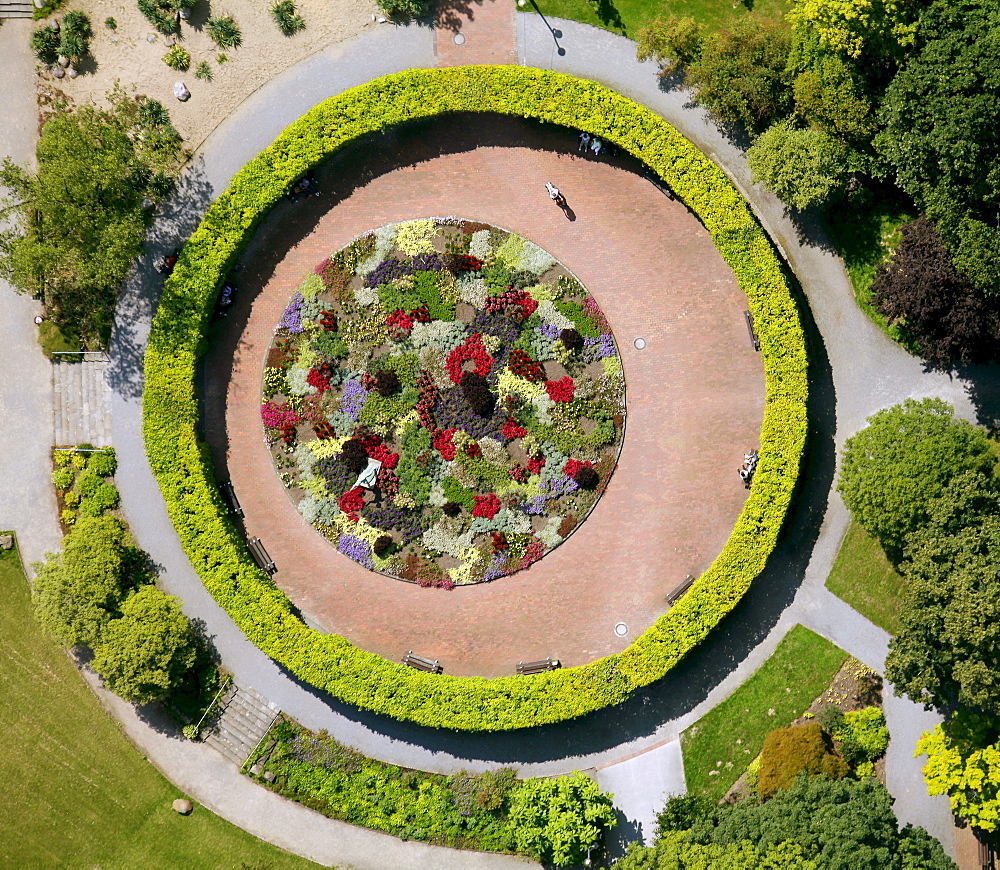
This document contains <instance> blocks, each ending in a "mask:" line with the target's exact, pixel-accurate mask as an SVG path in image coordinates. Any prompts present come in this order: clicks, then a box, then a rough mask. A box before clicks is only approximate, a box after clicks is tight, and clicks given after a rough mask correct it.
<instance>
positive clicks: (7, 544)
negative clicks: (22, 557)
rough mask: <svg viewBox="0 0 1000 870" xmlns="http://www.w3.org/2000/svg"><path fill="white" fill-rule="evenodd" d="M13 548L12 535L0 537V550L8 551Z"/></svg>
mask: <svg viewBox="0 0 1000 870" xmlns="http://www.w3.org/2000/svg"><path fill="white" fill-rule="evenodd" d="M13 546H14V536H13V535H0V550H9V549H10V548H11V547H13Z"/></svg>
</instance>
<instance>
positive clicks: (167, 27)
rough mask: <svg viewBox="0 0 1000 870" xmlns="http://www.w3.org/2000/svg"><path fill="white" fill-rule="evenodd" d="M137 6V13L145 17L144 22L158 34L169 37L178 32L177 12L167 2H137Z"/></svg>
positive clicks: (158, 0) (160, 0) (139, 0)
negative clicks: (158, 32) (150, 25)
mask: <svg viewBox="0 0 1000 870" xmlns="http://www.w3.org/2000/svg"><path fill="white" fill-rule="evenodd" d="M137 5H138V7H139V11H140V12H141V13H142V14H143V15H144V16H146V20H147V21H149V23H150V24H152V25H153V27H155V28H156V29H157V30H159V31H160V33H163V34H165V35H167V36H170V35H172V34H174V33H179V32H180V29H181V27H180V25H179V24H178V23H177V11H176V10H175V9H173V8H172V7H171V6H170V4H169V3H168V2H167V0H138V4H137Z"/></svg>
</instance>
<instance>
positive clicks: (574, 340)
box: [559, 327, 583, 350]
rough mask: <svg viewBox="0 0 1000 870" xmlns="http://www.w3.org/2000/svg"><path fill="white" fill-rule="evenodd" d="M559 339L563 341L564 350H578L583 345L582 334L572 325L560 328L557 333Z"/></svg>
mask: <svg viewBox="0 0 1000 870" xmlns="http://www.w3.org/2000/svg"><path fill="white" fill-rule="evenodd" d="M559 340H560V341H561V342H562V343H563V347H565V348H566V350H580V348H582V347H583V336H582V335H580V333H579V331H578V330H576V329H573V328H572V327H570V328H569V329H564V330H562V332H560V333H559Z"/></svg>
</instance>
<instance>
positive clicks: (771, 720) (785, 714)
mask: <svg viewBox="0 0 1000 870" xmlns="http://www.w3.org/2000/svg"><path fill="white" fill-rule="evenodd" d="M846 660H847V653H845V652H844V651H843V650H842V649H840V647H837V646H834V645H833V644H832V643H830V642H829V641H828V640H826V639H824V638H822V637H820V636H819V635H818V634H815V633H814V632H812V631H809V629H807V628H803V627H802V626H801V625H796V626H795V627H794V628H793V629H792V630H791V631H790V632H788V634H786V635H785V637H784V638H782V640H781V643H779V644H778V648H777V649H776V650H775V651H774V654H773V655H772V656H771V657H770V658H769V659H768V660H767V661H766V662H764V664H763V665H761V666H760V668H758V669H757V670H756V671H755V672H754V673H753V674H752V675H751V676H750V678H749V679H748V680H747V681H746V682H745V683H744V684H743V685H742V686H740V687H739V688H738V689H737V690H736V691H735V692H733V694H732V695H730V696H729V697H728V698H726V700H725V701H723V702H722V703H721V704H719V705H718V706H717V707H714V708H713V709H712V710H710V711H709V712H708V713H706V714H705V715H704V716H702V717H701V719H699V720H698V721H697V722H695V724H694V725H692V726H691V727H690V728H688V729H687V730H686V731H685V732H684V733H683V734H682V735H681V748H682V750H683V753H684V776H685V778H686V779H687V788H688V793H689V794H703V795H707V796H708V797H711V798H716V799H719V798H722V796H723V795H725V793H726V792H727V791H729V788H730V787H731V786H732V784H733V783H734V782H736V780H737V779H739V778H740V776H741V775H742V773H743V771H745V770H746V768H747V765H749V764H750V762H751V761H753V760H754V758H756V757H757V756H758V755H759V754H760V751H761V749H762V748H763V747H764V737H765V736H766V735H767V733H768V732H769V731H773V730H774V729H775V728H784V727H785V726H786V725H788V724H789V723H790V722H791V721H792V720H793V719H796V718H798V717H799V716H801V715H802V714H803V713H804V712H805V711H806V709H807V708H808V707H809V705H810V704H811V703H812V702H813V701H814V700H815V699H816V698H817V697H818V696H819V695H820V693H821V692H822V691H823V690H824V689H825V688H826V687H827V686H828V685H829V684H830V681H831V680H832V679H833V677H834V675H835V674H836V673H837V671H838V670H840V666H841V665H842V664H843V663H844V662H845V661H846ZM716 771H718V772H717V773H716Z"/></svg>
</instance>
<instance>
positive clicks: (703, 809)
mask: <svg viewBox="0 0 1000 870" xmlns="http://www.w3.org/2000/svg"><path fill="white" fill-rule="evenodd" d="M716 806H717V804H716V803H715V801H713V800H712V799H711V798H707V797H704V796H703V795H696V794H685V795H676V796H674V797H671V798H668V799H667V802H666V803H665V804H664V805H663V809H662V810H660V811H659V812H658V813H657V814H656V839H659V838H660V837H662V836H663V835H664V834H666V833H667V832H669V831H686V830H688V828H692V827H694V825H695V824H696V823H698V822H700V821H703V820H705V819H711V818H713V817H714V816H715V808H716Z"/></svg>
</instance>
